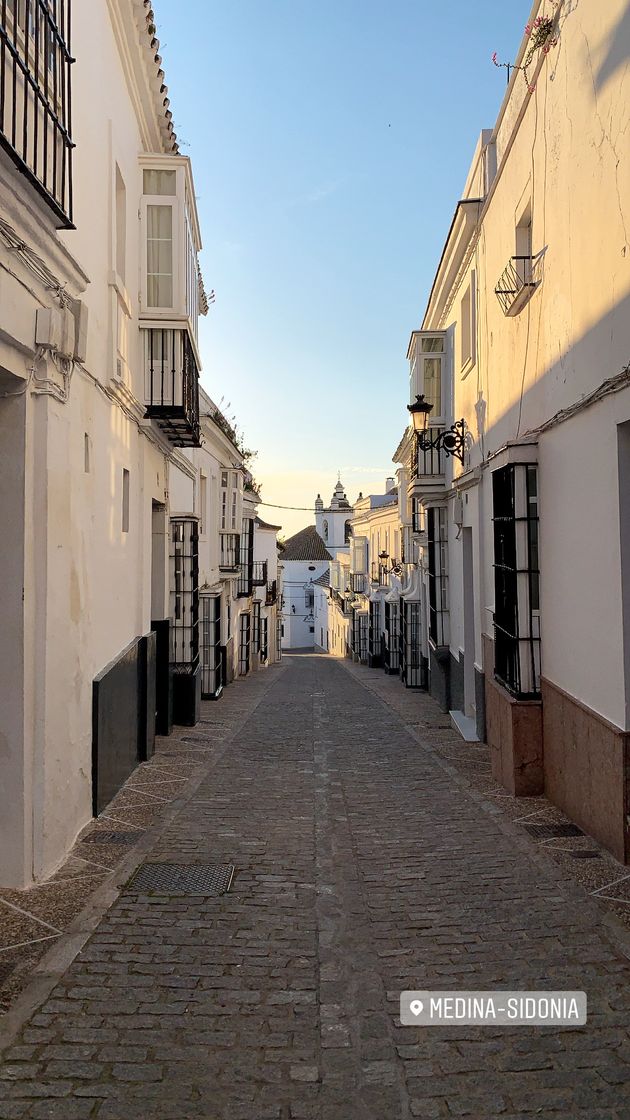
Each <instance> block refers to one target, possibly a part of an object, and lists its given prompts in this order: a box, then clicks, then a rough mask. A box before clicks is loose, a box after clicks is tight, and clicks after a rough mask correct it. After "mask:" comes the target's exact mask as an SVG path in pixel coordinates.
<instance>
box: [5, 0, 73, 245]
mask: <svg viewBox="0 0 630 1120" xmlns="http://www.w3.org/2000/svg"><path fill="white" fill-rule="evenodd" d="M70 8H71V0H60V2H58V3H54V4H51V3H50V2H49V0H1V2H0V144H2V146H3V147H4V149H5V151H6V152H7V154H8V155H9V156H10V158H11V159H12V160H13V162H14V164H15V165H16V167H18V168H19V170H20V171H21V172H22V173H23V174H24V175H25V176H26V178H27V179H28V180H29V182H30V183H31V184H32V186H33V187H34V188H35V190H36V191H37V192H38V193H39V194H40V195H41V196H42V198H44V199H45V201H46V203H47V204H48V206H49V208H50V209H51V210H52V212H53V213H54V215H55V217H56V219H57V222H58V224H59V226H60V227H62V228H66V229H73V228H74V226H73V224H72V149H73V147H74V144H73V143H72V139H71V135H70V133H71V102H72V98H71V80H70V67H71V64H72V63H73V62H74V59H73V58H72V56H71V53H70V23H71V19H70Z"/></svg>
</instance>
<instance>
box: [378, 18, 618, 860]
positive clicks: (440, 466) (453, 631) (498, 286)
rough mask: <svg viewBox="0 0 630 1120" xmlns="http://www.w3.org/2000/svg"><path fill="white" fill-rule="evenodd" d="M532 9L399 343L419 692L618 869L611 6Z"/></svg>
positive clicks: (614, 26)
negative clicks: (610, 856) (411, 424)
mask: <svg viewBox="0 0 630 1120" xmlns="http://www.w3.org/2000/svg"><path fill="white" fill-rule="evenodd" d="M538 17H540V19H541V20H543V21H544V23H543V26H544V28H545V29H546V30H545V34H544V36H543V38H544V42H542V43H541V46H540V48H539V49H535V50H533V52H532V51H531V47H532V41H531V40H529V39H528V38H527V37H525V39H524V40H523V42H522V43H521V45H520V49H519V52H518V55H517V57H516V59H515V62H516V68H515V69H514V70H513V71H512V74H511V79H510V83H509V86H508V88H507V91H506V93H505V97H504V100H503V103H502V106H501V109H500V112H499V116H498V118H497V121H496V124H495V126H494V127H493V128H492V129H488V130H486V131H484V132H482V134H481V137H480V140H479V143H478V145H477V148H476V151H475V154H474V157H473V161H472V164H471V167H470V172H469V175H468V178H467V181H466V183H465V186H464V190H463V192H462V197H461V199H460V201H459V202H458V203H457V205H456V207H455V213H454V216H453V221H452V223H451V227H450V230H449V232H448V235H447V238H446V241H445V245H444V250H443V253H442V256H441V259H440V262H439V265H438V269H437V272H436V274H435V279H434V282H433V286H432V289H431V292H430V294H429V298H428V305H427V309H426V312H425V314H424V317H423V319H422V321H421V324H420V326H419V329H418V330H415V331H414V332H413V333H412V336H411V340H410V344H409V349H408V358H409V361H410V404H411V405H412V406H413V405H414V404H415V405H417V406H419V408H418V407H417V408H416V410H415V411H416V415H417V416H418V418H419V423H420V426H422V422H423V407H424V416H425V417H426V423H427V427H426V431H422V430H421V431H420V432H419V433H418V434H417V435H412V434H411V433H410V432H408V433H406V435H405V436H404V438H403V440H402V442H401V444H400V446H399V448H398V451H397V453H396V459H397V461H398V462H399V464H400V467H401V476H400V477H401V478H402V479H404V480H406V482H407V498H408V501H409V509H408V513H407V517H408V519H409V520H411V522H412V534H413V538H414V541H415V543H416V546H417V548H418V552H419V579H420V583H421V596H420V604H421V605H420V612H421V619H420V624H421V644H422V648H423V657H424V659H425V661H426V672H427V683H428V686H429V688H430V690H431V692H432V693H433V694H434V695H435V696H436V697H437V698H438V699H439V700H440V702H441V703H442V705H443V707H444V708H445V709H448V710H451V711H452V712H453V716H454V719H455V720H456V722H457V724H458V726H459V727H460V729H461V730H462V733H463V734H464V736H465V737H470V738H472V737H474V736H478V737H480V738H484V737H486V738H487V741H488V743H489V745H490V748H491V756H492V765H493V773H494V775H495V777H496V778H497V779H499V780H500V781H501V782H503V784H504V785H505V786H506V788H507V789H508V790H510V791H511V792H512V793H516V794H534V793H538V792H540V791H542V790H543V789H544V791H545V792H546V794H547V795H548V796H549V797H550V798H551V799H552V800H553V801H555V802H556V803H557V804H558V805H559V806H560V807H561V808H562V809H563V810H564V811H565V812H567V813H568V814H569V815H570V816H571V817H573V819H574V820H576V821H577V823H578V824H580V825H581V826H582V827H583V828H584V829H585V830H586V831H587V832H589V833H591V834H592V835H594V836H595V837H597V838H598V839H599V840H600V841H601V842H602V843H604V844H605V845H607V846H608V847H609V848H610V849H611V851H613V853H614V854H615V855H616V856H617V857H618V858H619V859H622V860H628V858H629V856H630V843H629V841H630V833H629V823H628V822H629V821H630V812H629V811H630V803H629V800H628V798H629V790H630V780H629V779H630V774H629V763H628V758H629V754H628V744H629V743H630V700H629V698H630V657H629V650H630V606H629V604H630V530H629V526H630V372H629V369H628V361H629V354H630V314H629V309H630V244H629V243H628V219H627V214H626V210H625V205H626V201H627V199H628V198H630V149H628V145H627V143H625V142H624V141H623V139H622V138H623V137H624V136H626V137H627V133H628V125H629V123H630V85H629V83H630V74H629V72H628V68H627V66H624V65H622V64H621V62H620V59H621V57H622V56H621V54H620V45H621V42H622V40H623V38H624V36H626V37H627V4H626V3H625V2H622V0H611V2H610V3H608V4H606V5H605V6H604V7H602V6H601V5H599V4H596V3H595V0H585V2H584V3H580V4H579V5H564V4H559V5H557V6H556V7H553V8H551V7H549V6H545V5H544V4H543V3H538V2H537V3H534V5H533V9H532V13H531V16H530V23H531V22H532V21H533V20H534V19H535V18H538ZM539 40H540V35H539ZM529 52H531V60H530V62H529V65H528V70H527V74H526V75H524V73H523V70H522V69H519V67H522V66H523V65H524V64H525V61H526V57H527V54H528V53H529ZM585 52H586V53H585ZM586 58H587V59H588V61H586ZM418 396H420V398H422V397H424V400H423V399H420V400H419V401H418V400H416V398H417V397H418ZM428 405H430V406H431V409H430V411H428V412H427V406H428Z"/></svg>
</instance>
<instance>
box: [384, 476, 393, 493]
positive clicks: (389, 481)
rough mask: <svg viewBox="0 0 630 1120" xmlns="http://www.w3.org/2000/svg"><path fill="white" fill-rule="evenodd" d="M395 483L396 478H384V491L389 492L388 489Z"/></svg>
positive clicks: (391, 488)
mask: <svg viewBox="0 0 630 1120" xmlns="http://www.w3.org/2000/svg"><path fill="white" fill-rule="evenodd" d="M395 485H396V480H395V479H394V478H386V479H385V493H386V494H389V492H390V490H393V489H394V486H395Z"/></svg>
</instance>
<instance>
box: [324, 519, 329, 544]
mask: <svg viewBox="0 0 630 1120" xmlns="http://www.w3.org/2000/svg"><path fill="white" fill-rule="evenodd" d="M323 529H324V540H325V541H327V540H328V522H327V521H324V525H323Z"/></svg>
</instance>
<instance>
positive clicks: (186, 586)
mask: <svg viewBox="0 0 630 1120" xmlns="http://www.w3.org/2000/svg"><path fill="white" fill-rule="evenodd" d="M198 543H199V531H198V525H197V522H196V521H194V520H192V519H190V518H176V519H173V520H172V521H171V544H170V557H169V563H170V598H171V624H172V625H171V664H172V665H174V666H175V670H176V671H177V672H182V673H192V672H194V670H195V668H196V666H197V664H198V661H199V556H198Z"/></svg>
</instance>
